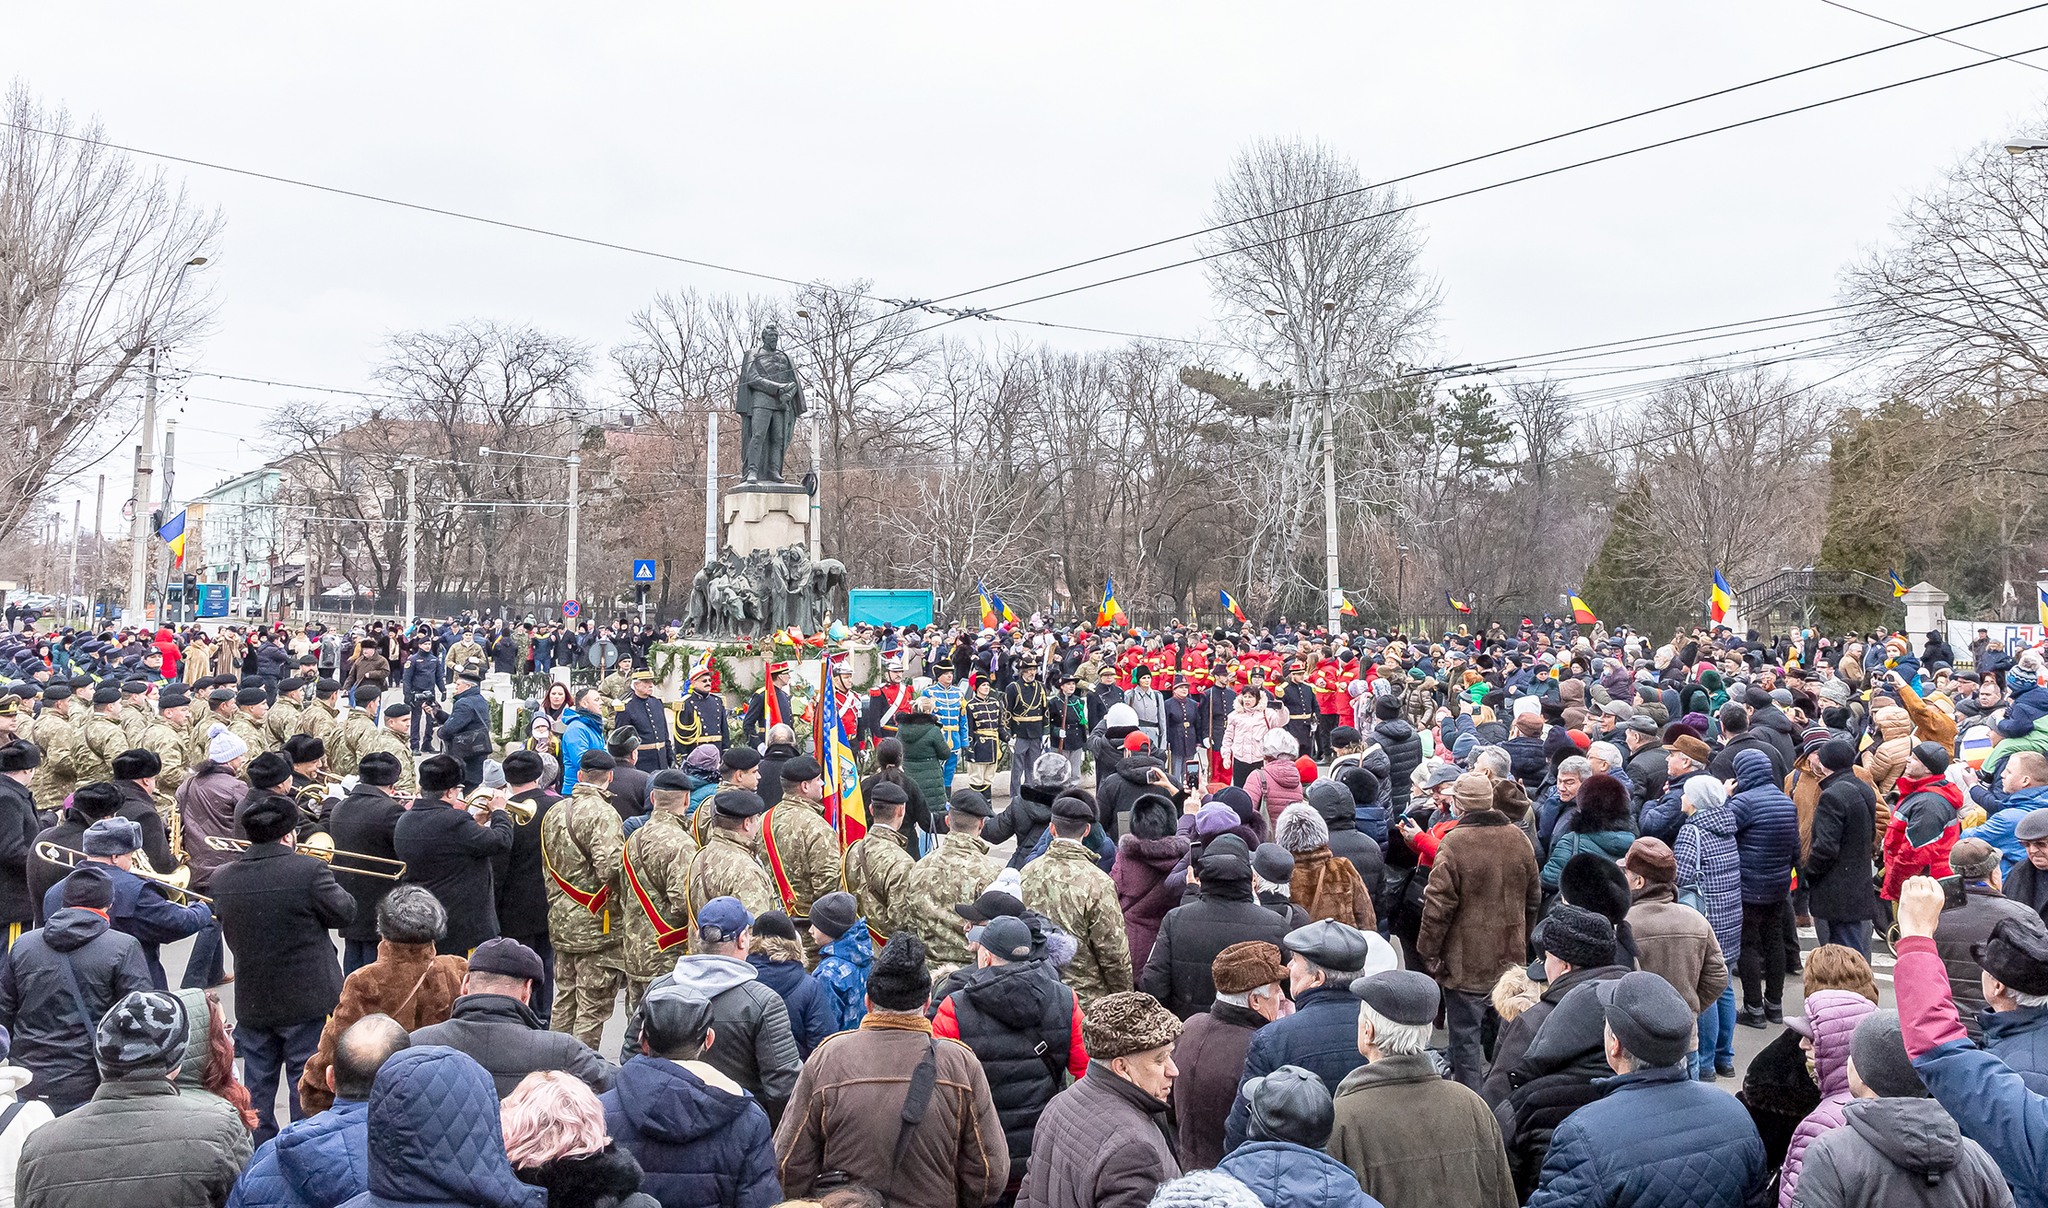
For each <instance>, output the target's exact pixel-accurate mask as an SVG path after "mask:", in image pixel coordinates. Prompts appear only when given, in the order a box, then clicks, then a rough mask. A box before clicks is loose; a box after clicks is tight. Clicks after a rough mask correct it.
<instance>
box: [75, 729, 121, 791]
mask: <svg viewBox="0 0 2048 1208" xmlns="http://www.w3.org/2000/svg"><path fill="white" fill-rule="evenodd" d="M73 730H74V732H75V733H76V734H77V736H78V744H77V746H76V747H75V748H74V753H73V755H72V766H73V767H74V768H75V769H76V771H77V774H78V783H80V784H96V783H98V782H99V781H102V780H112V779H113V778H114V756H116V755H119V754H120V753H121V752H123V751H125V750H127V749H128V735H127V734H125V733H123V732H122V730H121V722H120V720H119V719H118V718H115V717H109V716H108V715H106V714H105V713H88V714H86V716H85V720H84V721H82V722H79V723H78V724H77V725H76V726H74V727H73Z"/></svg>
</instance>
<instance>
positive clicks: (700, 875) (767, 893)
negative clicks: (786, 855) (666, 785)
mask: <svg viewBox="0 0 2048 1208" xmlns="http://www.w3.org/2000/svg"><path fill="white" fill-rule="evenodd" d="M697 812H698V813H700V814H705V813H708V814H711V830H710V835H711V838H710V841H709V842H707V843H706V844H705V845H704V846H703V848H702V849H701V850H699V851H698V853H697V857H696V859H694V860H692V861H690V882H689V884H690V917H692V918H695V917H696V916H697V912H698V911H700V910H702V909H704V903H706V902H708V901H710V900H711V899H713V898H726V897H730V898H738V899H739V900H740V905H742V906H745V907H746V908H747V913H748V914H757V915H758V914H766V913H767V912H768V911H771V910H780V909H782V898H781V897H780V895H779V893H778V891H777V890H776V888H775V880H774V878H772V877H770V876H769V875H768V870H767V869H765V868H763V867H761V861H760V859H759V858H758V857H757V856H755V855H754V851H755V845H756V843H758V842H759V837H760V834H761V815H762V814H765V813H767V812H768V803H767V802H765V801H763V800H761V794H759V793H754V792H749V791H747V790H746V789H720V790H719V791H718V795H717V796H715V797H713V798H712V799H711V802H710V804H708V805H702V806H699V807H697Z"/></svg>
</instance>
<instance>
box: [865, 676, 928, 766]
mask: <svg viewBox="0 0 2048 1208" xmlns="http://www.w3.org/2000/svg"><path fill="white" fill-rule="evenodd" d="M882 666H883V670H884V677H883V680H882V683H881V684H880V685H879V686H877V687H876V688H875V690H874V691H872V692H870V693H868V707H867V713H866V715H865V716H863V717H862V718H861V731H862V732H863V734H865V736H866V739H865V741H864V743H863V744H862V745H863V746H873V745H874V744H876V743H878V742H880V741H882V740H883V739H885V738H894V737H896V727H897V722H898V720H899V719H901V718H902V716H903V715H904V714H905V713H908V712H910V702H911V700H912V698H914V697H915V696H916V695H917V690H916V689H915V688H914V687H912V686H911V685H910V683H909V682H908V681H907V677H906V675H905V673H904V664H903V660H902V658H900V657H898V658H892V659H890V660H889V661H888V662H886V663H884V664H883V665H882Z"/></svg>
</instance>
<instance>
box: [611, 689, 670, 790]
mask: <svg viewBox="0 0 2048 1208" xmlns="http://www.w3.org/2000/svg"><path fill="white" fill-rule="evenodd" d="M619 724H620V725H625V726H631V727H633V729H634V730H635V731H636V732H637V733H638V734H639V735H640V752H639V754H638V755H637V756H636V757H635V759H634V763H633V766H634V767H637V768H639V769H640V770H641V771H643V772H658V771H660V770H661V769H663V768H666V767H673V766H674V765H675V762H676V759H675V745H674V740H673V738H672V737H671V735H670V734H669V727H668V718H667V717H666V716H664V711H663V708H662V703H661V698H660V697H658V696H656V695H655V694H654V673H653V672H652V671H635V672H634V673H633V680H632V695H631V696H630V697H628V698H627V700H626V707H625V708H623V709H621V710H619Z"/></svg>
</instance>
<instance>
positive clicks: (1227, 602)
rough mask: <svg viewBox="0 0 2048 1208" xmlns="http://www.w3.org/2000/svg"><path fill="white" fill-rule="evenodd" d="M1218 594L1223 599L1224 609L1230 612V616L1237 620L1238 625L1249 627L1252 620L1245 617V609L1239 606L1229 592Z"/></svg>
mask: <svg viewBox="0 0 2048 1208" xmlns="http://www.w3.org/2000/svg"><path fill="white" fill-rule="evenodd" d="M1216 594H1217V595H1219V596H1222V597H1223V607H1225V608H1227V609H1229V610H1230V615H1231V616H1233V617H1236V618H1237V623H1238V624H1240V625H1249V624H1250V623H1251V619H1250V618H1249V617H1247V616H1245V615H1244V609H1242V608H1239V607H1238V606H1237V601H1236V600H1235V599H1234V598H1232V597H1231V594H1230V593H1229V592H1227V591H1219V592H1217V593H1216Z"/></svg>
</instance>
